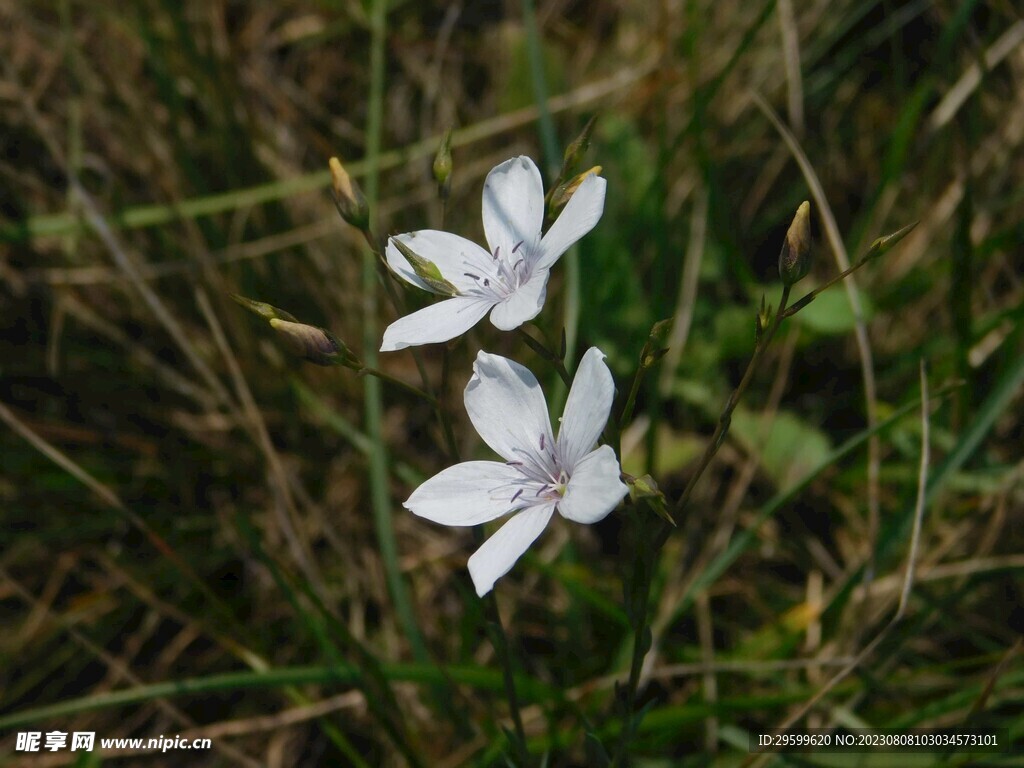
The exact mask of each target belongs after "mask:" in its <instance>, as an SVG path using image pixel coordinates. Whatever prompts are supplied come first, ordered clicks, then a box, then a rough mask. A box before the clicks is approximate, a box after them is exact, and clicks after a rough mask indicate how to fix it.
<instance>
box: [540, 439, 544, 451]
mask: <svg viewBox="0 0 1024 768" xmlns="http://www.w3.org/2000/svg"><path fill="white" fill-rule="evenodd" d="M540 449H541V450H542V451H543V450H544V435H541V436H540Z"/></svg>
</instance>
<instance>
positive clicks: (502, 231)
mask: <svg viewBox="0 0 1024 768" xmlns="http://www.w3.org/2000/svg"><path fill="white" fill-rule="evenodd" d="M483 219H484V234H485V235H486V236H487V244H488V245H489V246H490V248H491V253H494V249H495V248H501V253H500V254H499V255H500V256H501V257H503V258H507V257H511V255H512V254H511V251H512V249H513V248H514V247H515V246H516V244H517V243H520V242H521V243H523V245H524V246H525V247H526V249H527V252H531V251H532V250H533V248H534V246H535V245H536V244H537V240H538V239H539V238H540V229H541V226H543V224H544V183H543V182H542V181H541V178H540V171H539V170H537V166H536V165H534V164H533V160H531V159H530V158H528V157H525V156H520V157H513V158H512V159H511V160H506V161H505V162H504V163H502V164H501V165H498V166H496V167H495V168H493V169H492V170H491V172H490V173H489V174H487V180H486V181H485V182H484V199H483Z"/></svg>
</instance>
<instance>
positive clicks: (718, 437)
mask: <svg viewBox="0 0 1024 768" xmlns="http://www.w3.org/2000/svg"><path fill="white" fill-rule="evenodd" d="M791 287H792V286H789V285H787V286H785V287H784V288H783V289H782V298H781V299H780V300H779V308H778V310H777V311H776V312H775V316H774V318H773V320H772V324H771V326H770V327H769V328H768V330H767V331H765V333H764V335H763V336H762V337H761V339H760V340H759V341H758V344H757V346H756V347H755V348H754V354H753V355H752V356H751V358H750V362H749V363H748V364H747V370H746V371H745V372H744V374H743V378H742V379H741V380H740V383H739V384H738V385H737V386H736V389H734V390H733V393H732V394H731V395H730V396H729V400H728V402H727V403H726V404H725V408H724V409H723V410H722V413H721V415H720V416H719V417H718V425H717V426H716V427H715V433H714V434H713V435H712V436H711V439H710V440H709V441H708V446H707V448H706V449H705V450H704V455H703V456H702V457H701V460H700V463H699V464H698V465H697V469H696V471H695V472H694V473H693V475H692V476H691V477H690V482H688V483H687V484H686V488H685V490H683V493H682V495H681V496H680V497H679V500H678V501H677V502H676V507H675V514H674V515H673V516H674V517H675V518H676V519H677V520H678V519H680V518H679V515H680V513H681V512H682V511H683V510H684V509H685V507H686V504H687V503H688V502H689V500H690V495H691V494H692V493H693V488H694V486H696V485H697V481H698V480H700V478H701V475H703V474H704V470H706V469H707V468H708V465H709V464H710V463H711V460H712V459H713V458H714V457H715V454H716V453H718V449H719V448H721V447H722V441H723V440H725V436H726V434H727V433H728V432H729V425H730V424H731V423H732V412H733V411H734V410H736V406H737V405H738V404H739V401H740V398H742V397H743V395H744V394H745V393H746V391H747V387H749V386H750V382H751V380H752V379H753V378H754V373H755V372H756V371H757V368H758V365H759V364H760V362H761V357H762V356H763V355H764V351H765V350H766V349H767V348H768V345H769V344H771V342H772V339H773V338H774V336H775V332H776V331H778V329H779V325H781V324H782V320H783V318H785V317H787V314H786V303H787V302H788V301H789V292H790V289H791Z"/></svg>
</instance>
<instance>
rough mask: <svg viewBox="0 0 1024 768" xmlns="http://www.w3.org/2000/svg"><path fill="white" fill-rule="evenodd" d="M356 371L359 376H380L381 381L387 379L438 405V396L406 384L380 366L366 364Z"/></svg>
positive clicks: (389, 382)
mask: <svg viewBox="0 0 1024 768" xmlns="http://www.w3.org/2000/svg"><path fill="white" fill-rule="evenodd" d="M356 373H357V374H358V375H359V376H374V377H375V378H378V379H380V380H381V381H386V382H387V383H388V384H393V385H394V386H396V387H401V388H402V389H404V390H405V391H406V392H409V393H411V394H413V395H416V397H419V398H422V399H423V400H426V401H427V402H428V403H430V404H431V405H432V406H434V407H435V408H436V407H437V404H438V403H437V398H436V397H434V396H433V395H432V394H430V393H429V392H424V391H423V390H422V389H420V388H419V387H414V386H413V385H412V384H406V383H405V382H404V381H402V380H401V379H396V378H395V377H394V376H392V375H390V374H387V373H384V371H382V370H380V369H378V368H373V367H371V366H369V365H364V366H363V367H362V368H359V369H358V370H356Z"/></svg>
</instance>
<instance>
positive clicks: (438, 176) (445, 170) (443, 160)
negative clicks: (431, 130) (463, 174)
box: [434, 128, 452, 200]
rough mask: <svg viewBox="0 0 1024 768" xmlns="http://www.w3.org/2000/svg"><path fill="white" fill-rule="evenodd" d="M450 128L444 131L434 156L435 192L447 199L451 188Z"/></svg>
mask: <svg viewBox="0 0 1024 768" xmlns="http://www.w3.org/2000/svg"><path fill="white" fill-rule="evenodd" d="M451 176H452V129H451V128H449V129H448V130H447V131H445V132H444V138H443V139H441V146H440V147H438V150H437V154H436V155H435V156H434V180H435V181H436V182H437V194H438V196H440V198H441V199H442V200H447V199H448V195H449V193H450V192H451V190H452V178H451Z"/></svg>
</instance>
